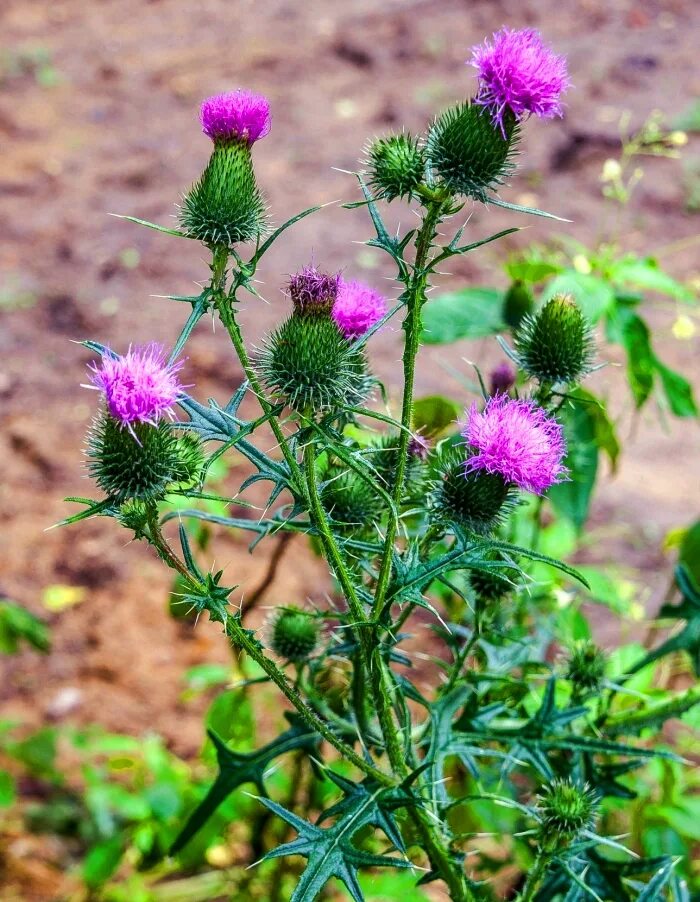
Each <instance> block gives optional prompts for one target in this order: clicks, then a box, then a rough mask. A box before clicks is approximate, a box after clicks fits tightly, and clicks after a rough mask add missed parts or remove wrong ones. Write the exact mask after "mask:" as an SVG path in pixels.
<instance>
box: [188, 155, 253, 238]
mask: <svg viewBox="0 0 700 902" xmlns="http://www.w3.org/2000/svg"><path fill="white" fill-rule="evenodd" d="M180 223H181V225H182V228H183V230H184V231H185V233H186V234H187V235H189V236H190V237H191V238H197V239H198V240H199V241H203V242H204V243H205V244H208V245H215V244H224V245H227V246H230V245H232V244H237V243H239V242H243V241H252V240H254V239H256V238H258V236H259V235H260V233H261V232H262V231H263V230H264V228H265V203H264V201H263V198H262V195H261V194H260V191H259V190H258V186H257V184H256V181H255V173H254V172H253V163H252V159H251V153H250V146H249V145H248V143H247V142H245V141H237V140H229V141H217V142H216V144H215V145H214V152H213V153H212V155H211V158H210V160H209V163H208V164H207V168H206V169H205V170H204V172H203V173H202V176H201V178H200V179H199V180H198V181H197V182H195V183H194V185H193V186H192V187H191V188H190V190H189V192H188V193H187V194H186V195H185V198H184V200H183V203H182V208H181V210H180Z"/></svg>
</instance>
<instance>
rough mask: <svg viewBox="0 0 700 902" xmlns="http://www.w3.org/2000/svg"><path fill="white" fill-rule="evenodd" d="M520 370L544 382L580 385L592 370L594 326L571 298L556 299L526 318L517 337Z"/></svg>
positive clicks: (516, 345)
mask: <svg viewBox="0 0 700 902" xmlns="http://www.w3.org/2000/svg"><path fill="white" fill-rule="evenodd" d="M515 347H516V351H517V354H518V363H519V365H520V367H521V368H522V369H523V370H524V371H525V372H526V373H527V374H528V375H529V376H532V377H534V378H535V379H537V380H539V381H540V382H577V381H578V380H579V379H581V377H582V376H584V375H585V374H586V373H587V372H589V370H590V365H591V360H592V357H593V338H592V335H591V330H590V326H589V325H588V322H587V320H586V318H585V317H584V315H583V313H582V312H581V310H580V308H579V307H578V305H577V304H576V302H575V301H574V299H573V298H572V297H571V296H570V295H566V294H559V295H555V297H553V298H552V299H551V300H549V301H547V303H546V304H545V305H544V307H542V309H541V310H539V311H538V312H537V313H535V314H530V315H529V316H526V317H525V318H524V319H523V321H522V323H521V325H520V328H519V329H518V332H517V335H516V337H515Z"/></svg>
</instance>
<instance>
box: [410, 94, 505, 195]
mask: <svg viewBox="0 0 700 902" xmlns="http://www.w3.org/2000/svg"><path fill="white" fill-rule="evenodd" d="M518 133H519V127H518V123H517V121H516V119H515V116H513V114H512V113H511V111H510V110H507V111H506V112H505V113H504V115H503V129H501V127H500V126H499V125H497V124H495V123H494V122H493V118H492V116H491V114H490V113H489V111H488V110H487V109H486V108H485V107H483V106H478V105H476V104H474V103H461V104H458V105H457V106H453V107H450V108H449V109H448V110H446V111H445V112H444V113H442V114H441V115H440V116H438V118H437V119H436V120H435V122H434V123H433V125H432V127H431V129H430V132H429V133H428V140H427V146H426V156H427V158H428V163H429V165H430V167H431V168H432V170H433V173H434V175H435V176H436V177H437V178H438V179H439V180H440V181H441V182H442V183H443V184H444V185H445V187H446V188H447V189H448V190H449V191H450V192H452V193H453V194H462V195H467V196H468V197H473V198H474V199H475V200H479V201H482V202H483V203H486V202H487V201H488V193H489V191H493V190H495V189H496V188H498V186H499V185H501V184H503V182H504V180H505V179H506V178H507V176H508V175H509V174H510V173H511V172H512V170H513V168H514V167H513V163H512V162H511V157H512V154H513V151H514V147H515V144H516V142H517V138H518Z"/></svg>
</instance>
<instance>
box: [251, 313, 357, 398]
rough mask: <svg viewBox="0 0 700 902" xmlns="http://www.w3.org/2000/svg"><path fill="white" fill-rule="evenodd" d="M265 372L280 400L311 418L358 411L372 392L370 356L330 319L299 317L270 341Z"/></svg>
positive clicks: (263, 361) (262, 367)
mask: <svg viewBox="0 0 700 902" xmlns="http://www.w3.org/2000/svg"><path fill="white" fill-rule="evenodd" d="M259 370H260V374H261V377H262V379H263V382H264V383H265V385H266V386H267V388H268V390H269V391H270V392H271V393H272V395H273V396H274V397H275V398H278V399H279V400H280V401H283V402H284V403H285V404H288V405H289V406H290V407H292V408H293V409H294V410H298V411H306V412H307V413H311V412H322V411H326V410H333V409H335V408H338V407H341V406H345V405H347V406H354V405H356V404H357V403H359V401H361V400H362V399H364V398H365V397H366V396H367V395H368V394H369V391H370V388H371V380H370V377H369V375H368V373H367V363H366V358H365V355H364V352H363V351H362V350H361V349H358V348H357V347H354V346H353V344H352V343H351V342H349V341H348V340H347V339H346V338H345V337H344V336H343V335H341V333H340V331H339V329H338V327H337V325H336V324H335V323H334V322H333V320H331V319H330V318H323V317H307V316H298V315H297V314H296V313H295V314H293V315H292V316H291V317H290V318H289V319H288V320H286V322H284V323H283V324H282V325H281V326H280V327H279V329H277V330H276V331H275V332H273V333H272V334H271V335H270V336H269V337H268V339H267V341H266V343H265V348H264V350H263V353H262V355H261V357H260V360H259Z"/></svg>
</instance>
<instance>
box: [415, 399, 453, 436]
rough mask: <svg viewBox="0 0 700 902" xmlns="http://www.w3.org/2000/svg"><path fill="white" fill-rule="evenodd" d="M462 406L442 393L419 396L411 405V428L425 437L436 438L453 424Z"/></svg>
mask: <svg viewBox="0 0 700 902" xmlns="http://www.w3.org/2000/svg"><path fill="white" fill-rule="evenodd" d="M461 410H462V408H461V407H460V405H459V404H457V403H456V402H455V401H451V400H450V399H449V398H443V397H442V395H430V396H429V397H426V398H419V399H418V400H417V401H416V402H415V403H414V405H413V428H414V430H415V431H416V432H420V433H421V434H422V435H424V436H425V437H426V438H436V437H437V436H439V435H441V434H442V433H443V432H444V431H445V430H446V429H447V428H448V427H450V426H454V423H455V420H456V419H457V417H458V416H459V415H460V413H461Z"/></svg>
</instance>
